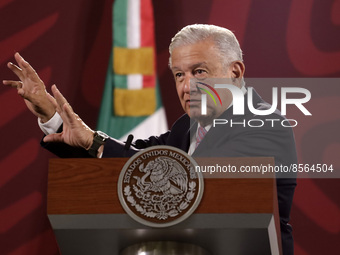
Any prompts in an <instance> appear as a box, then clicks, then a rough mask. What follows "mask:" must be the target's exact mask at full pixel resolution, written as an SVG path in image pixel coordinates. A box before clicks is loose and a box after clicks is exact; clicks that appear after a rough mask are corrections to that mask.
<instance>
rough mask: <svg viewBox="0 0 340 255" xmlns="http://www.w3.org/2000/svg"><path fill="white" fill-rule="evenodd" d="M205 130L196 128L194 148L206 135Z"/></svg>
mask: <svg viewBox="0 0 340 255" xmlns="http://www.w3.org/2000/svg"><path fill="white" fill-rule="evenodd" d="M207 132H208V131H207V130H206V129H205V128H204V127H199V128H198V132H197V136H196V147H195V148H197V146H198V145H199V144H200V143H201V142H202V140H203V138H204V136H205V135H206V134H207Z"/></svg>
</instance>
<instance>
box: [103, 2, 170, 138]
mask: <svg viewBox="0 0 340 255" xmlns="http://www.w3.org/2000/svg"><path fill="white" fill-rule="evenodd" d="M112 27H113V47H112V53H111V58H110V62H109V66H108V71H107V76H106V82H105V87H104V93H103V99H102V104H101V108H100V114H99V120H98V124H97V129H98V130H101V131H103V132H105V133H107V134H109V135H110V136H112V137H114V138H117V139H120V140H122V141H125V140H126V137H127V136H128V135H129V134H133V135H134V137H135V138H147V137H149V136H150V135H158V134H161V133H163V132H166V131H167V130H168V127H167V122H166V116H165V111H164V108H163V106H162V101H161V97H160V91H159V87H158V84H157V75H156V54H155V53H156V50H155V36H154V18H153V8H152V1H151V0H116V1H115V2H114V5H113V26H112Z"/></svg>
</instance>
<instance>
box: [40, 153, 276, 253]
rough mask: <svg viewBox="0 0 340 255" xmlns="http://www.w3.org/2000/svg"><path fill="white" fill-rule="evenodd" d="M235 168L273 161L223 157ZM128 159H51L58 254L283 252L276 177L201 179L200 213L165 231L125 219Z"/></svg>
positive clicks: (51, 205) (50, 212)
mask: <svg viewBox="0 0 340 255" xmlns="http://www.w3.org/2000/svg"><path fill="white" fill-rule="evenodd" d="M226 160H227V161H228V162H230V163H232V164H234V165H241V164H242V165H246V164H247V162H248V163H249V164H248V165H250V164H261V163H262V164H272V165H273V164H274V160H273V159H272V158H227V159H226ZM126 161H127V159H122V158H110V159H51V160H50V165H49V176H48V204H47V212H48V217H49V219H50V222H51V224H52V227H53V229H54V232H55V234H56V238H57V241H58V244H59V246H60V249H61V253H62V254H63V255H68V254H72V255H74V254H82V255H87V254H91V255H92V254H101V255H106V254H110V255H118V254H119V253H120V251H121V250H122V249H124V248H125V247H127V246H130V245H133V244H136V243H141V242H146V241H175V242H185V243H191V244H196V245H198V246H200V247H203V248H204V249H206V250H207V251H209V252H210V253H211V254H214V255H228V254H261V255H265V254H278V255H279V254H281V239H280V225H279V215H278V204H277V193H276V181H275V179H274V178H244V179H241V178H205V180H204V194H203V198H202V201H201V203H200V205H199V206H198V208H197V210H196V211H195V212H194V214H192V215H191V216H190V217H189V218H188V219H186V220H185V221H183V222H181V223H179V224H177V225H174V226H171V227H168V228H151V227H147V226H144V225H142V224H140V223H138V222H136V221H135V220H133V219H132V218H131V217H130V216H128V215H127V214H126V213H125V211H124V210H123V208H122V206H121V205H120V202H119V199H118V195H117V181H118V177H119V173H120V171H121V169H122V168H123V166H124V164H125V162H126Z"/></svg>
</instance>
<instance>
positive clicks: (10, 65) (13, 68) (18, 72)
mask: <svg viewBox="0 0 340 255" xmlns="http://www.w3.org/2000/svg"><path fill="white" fill-rule="evenodd" d="M7 67H8V68H9V69H10V70H11V71H12V72H13V73H14V74H15V75H16V76H18V78H19V79H20V80H23V79H24V75H23V73H22V69H21V68H19V67H18V66H17V65H15V64H13V63H12V62H9V63H8V64H7Z"/></svg>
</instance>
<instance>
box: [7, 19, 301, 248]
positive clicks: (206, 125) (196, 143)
mask: <svg viewBox="0 0 340 255" xmlns="http://www.w3.org/2000/svg"><path fill="white" fill-rule="evenodd" d="M169 51H170V59H169V67H170V69H171V71H172V73H173V76H174V79H175V82H176V90H177V93H178V97H179V100H180V102H181V105H182V107H183V109H184V111H185V114H184V115H183V116H182V117H180V118H179V119H178V120H177V121H176V122H175V123H174V125H173V126H172V128H171V130H169V131H168V132H166V133H164V134H162V135H160V136H151V137H150V138H149V139H146V140H136V141H135V142H134V143H132V146H130V147H129V148H128V149H127V150H126V149H124V143H121V142H119V141H117V140H115V139H114V138H111V137H109V136H107V135H105V134H104V133H102V132H100V131H96V132H95V131H93V130H92V129H90V128H89V127H88V126H87V125H86V124H85V123H84V122H83V121H82V120H81V119H80V118H79V117H78V115H76V114H75V113H74V112H73V110H72V108H71V106H70V105H69V104H68V102H67V101H66V99H65V98H64V97H63V96H62V94H61V93H60V92H59V90H58V89H57V87H56V86H55V85H53V86H52V93H53V96H51V95H50V94H48V93H47V92H46V90H45V86H44V83H43V82H42V81H41V80H40V79H39V77H38V75H37V74H36V72H35V71H34V69H33V68H32V67H31V66H30V65H29V64H28V63H27V62H26V61H25V60H24V59H23V58H22V57H21V56H20V55H19V54H18V53H17V54H15V59H16V61H17V63H18V66H16V65H14V64H12V63H9V64H8V67H9V68H10V69H11V70H12V71H13V72H14V73H15V74H16V75H17V76H18V78H19V79H20V81H3V83H4V84H5V85H10V86H13V87H16V88H17V89H18V94H19V95H21V96H22V97H23V98H24V99H25V102H26V104H27V106H28V108H29V109H30V110H31V111H32V112H33V114H35V115H36V116H37V117H38V118H39V125H40V127H41V129H42V130H43V131H44V133H45V134H46V136H45V137H44V138H43V141H42V146H44V147H45V148H46V149H48V150H50V151H52V152H53V153H55V154H57V155H58V156H61V157H91V156H92V157H122V156H123V155H129V156H130V155H133V154H134V153H136V152H137V151H138V150H140V149H144V148H147V147H150V146H153V145H170V146H174V147H177V148H180V149H182V150H184V151H186V152H188V153H189V154H190V155H193V156H208V155H207V153H208V154H209V156H216V157H247V156H248V157H249V156H272V157H274V158H275V164H276V165H281V164H282V165H289V164H291V163H296V161H297V159H296V150H295V142H294V136H293V133H292V130H291V128H287V127H282V126H281V127H280V126H279V127H273V125H271V126H270V125H264V126H263V127H261V128H251V127H245V126H242V125H234V126H233V127H231V128H229V129H225V127H221V126H215V125H212V122H213V120H214V119H216V118H219V119H229V120H234V121H235V123H237V122H239V121H241V119H240V118H242V120H243V121H246V120H249V119H250V118H252V117H254V114H252V113H251V112H250V111H249V109H248V108H247V107H245V111H244V115H243V116H241V117H240V116H234V115H233V114H232V112H233V100H232V94H231V93H230V91H229V90H227V89H221V88H220V89H216V93H217V94H218V95H219V97H220V102H221V103H220V104H214V103H212V100H207V103H206V114H202V102H201V95H202V94H203V93H204V92H202V91H204V89H203V88H202V86H203V85H207V84H206V83H205V82H206V81H208V80H209V79H211V78H212V79H214V78H224V79H229V80H230V81H231V83H232V84H233V85H235V86H236V87H238V88H239V89H240V90H241V91H242V92H243V94H244V96H246V94H247V91H246V89H245V87H244V81H243V75H244V72H245V66H244V64H243V59H242V51H241V49H240V46H239V43H238V41H237V39H236V37H235V36H234V34H233V33H232V32H231V31H230V30H228V29H225V28H222V27H217V26H213V25H190V26H187V27H184V28H183V29H182V30H181V31H179V32H178V33H177V34H176V35H175V36H174V38H173V39H172V41H171V44H170V47H169ZM195 81H196V83H195ZM201 85H202V86H201ZM207 86H208V85H207ZM208 87H209V86H208ZM210 88H211V86H210ZM252 102H253V105H254V108H256V109H262V110H263V109H268V104H267V103H265V102H264V101H263V100H262V99H261V98H260V97H259V95H258V94H257V93H256V92H253V93H252ZM269 117H271V118H273V119H279V120H284V117H282V116H281V115H280V114H279V112H278V111H275V112H274V113H272V114H271V116H269ZM190 118H191V120H193V122H194V123H192V121H191V122H190ZM257 118H258V119H263V116H257ZM272 124H273V123H272ZM295 186H296V180H295V179H294V178H289V179H288V178H287V179H283V178H281V179H277V190H278V201H279V213H280V223H281V237H282V246H283V253H284V254H293V253H294V249H293V238H292V234H291V231H292V228H291V226H290V225H289V224H288V221H289V215H290V208H291V204H292V200H293V194H294V189H295ZM255 253H256V252H255Z"/></svg>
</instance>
